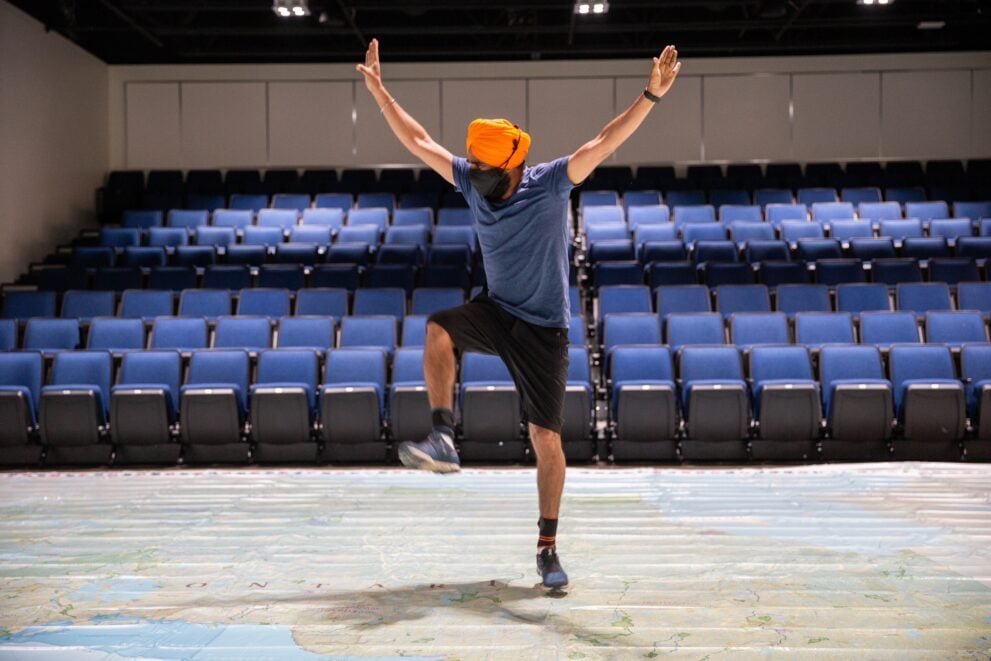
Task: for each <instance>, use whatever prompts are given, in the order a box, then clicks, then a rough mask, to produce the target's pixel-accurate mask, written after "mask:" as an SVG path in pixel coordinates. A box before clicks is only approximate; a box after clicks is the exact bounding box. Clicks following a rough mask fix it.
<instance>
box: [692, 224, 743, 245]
mask: <svg viewBox="0 0 991 661" xmlns="http://www.w3.org/2000/svg"><path fill="white" fill-rule="evenodd" d="M681 235H682V239H683V240H684V241H685V243H686V244H688V245H692V244H695V243H697V242H704V243H716V242H719V243H723V242H726V243H733V242H732V241H728V242H727V241H726V228H725V227H724V226H723V225H722V224H721V223H692V224H689V225H685V226H683V227H682V229H681Z"/></svg>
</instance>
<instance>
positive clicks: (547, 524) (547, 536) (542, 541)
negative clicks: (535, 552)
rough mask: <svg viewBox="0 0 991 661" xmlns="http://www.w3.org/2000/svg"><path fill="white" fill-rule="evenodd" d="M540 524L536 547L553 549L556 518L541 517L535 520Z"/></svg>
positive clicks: (555, 537)
mask: <svg viewBox="0 0 991 661" xmlns="http://www.w3.org/2000/svg"><path fill="white" fill-rule="evenodd" d="M537 525H538V526H540V535H539V536H538V537H537V548H538V549H542V548H551V549H553V548H554V546H555V543H556V542H557V519H544V518H541V519H540V520H539V521H537Z"/></svg>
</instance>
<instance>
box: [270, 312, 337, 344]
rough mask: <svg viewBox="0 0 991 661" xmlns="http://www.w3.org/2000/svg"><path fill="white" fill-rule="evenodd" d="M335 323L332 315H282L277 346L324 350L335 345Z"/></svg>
mask: <svg viewBox="0 0 991 661" xmlns="http://www.w3.org/2000/svg"><path fill="white" fill-rule="evenodd" d="M335 324H336V322H335V320H334V317H331V316H295V317H282V318H281V319H280V320H279V332H278V339H277V341H276V345H275V346H276V347H277V348H279V349H312V350H316V351H320V352H324V351H326V350H327V349H332V348H333V347H334V336H335V333H336V327H335Z"/></svg>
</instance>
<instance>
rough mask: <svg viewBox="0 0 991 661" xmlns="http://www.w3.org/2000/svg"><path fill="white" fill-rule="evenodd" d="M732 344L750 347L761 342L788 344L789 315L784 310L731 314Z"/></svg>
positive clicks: (730, 333) (730, 335) (743, 347)
mask: <svg viewBox="0 0 991 661" xmlns="http://www.w3.org/2000/svg"><path fill="white" fill-rule="evenodd" d="M729 337H730V344H735V345H736V346H737V347H740V348H741V349H748V348H750V347H753V346H755V345H759V344H788V343H789V342H790V341H791V340H790V339H789V337H788V317H787V316H786V315H785V314H784V313H783V312H736V313H733V314H731V315H730V316H729Z"/></svg>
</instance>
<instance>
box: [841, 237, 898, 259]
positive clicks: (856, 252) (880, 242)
mask: <svg viewBox="0 0 991 661" xmlns="http://www.w3.org/2000/svg"><path fill="white" fill-rule="evenodd" d="M850 256H851V257H855V258H856V259H859V260H861V261H865V262H869V261H870V260H872V259H886V258H891V257H896V256H897V252H896V250H895V242H894V241H893V240H891V239H889V238H887V237H876V238H874V237H856V238H853V239H850Z"/></svg>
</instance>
